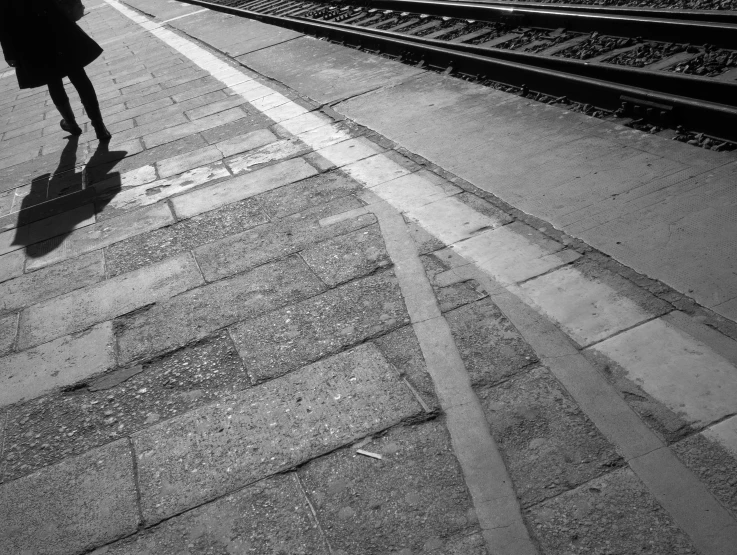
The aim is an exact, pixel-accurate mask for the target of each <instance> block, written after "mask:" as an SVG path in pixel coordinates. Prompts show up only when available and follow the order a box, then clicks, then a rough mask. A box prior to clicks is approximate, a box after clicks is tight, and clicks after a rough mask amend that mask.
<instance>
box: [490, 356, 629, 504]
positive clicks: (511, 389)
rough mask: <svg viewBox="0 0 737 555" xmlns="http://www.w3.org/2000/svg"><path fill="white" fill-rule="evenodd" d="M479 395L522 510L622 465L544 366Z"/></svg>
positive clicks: (616, 454)
mask: <svg viewBox="0 0 737 555" xmlns="http://www.w3.org/2000/svg"><path fill="white" fill-rule="evenodd" d="M480 397H481V403H482V405H483V407H484V412H485V414H486V419H487V421H488V422H489V426H490V427H491V429H492V433H493V434H494V439H495V440H496V442H497V444H498V445H499V447H500V449H501V450H502V452H503V453H504V457H505V461H506V462H507V468H508V469H509V473H510V474H511V476H512V479H513V480H514V485H515V490H516V491H517V494H518V496H519V497H520V503H521V504H522V506H523V507H531V506H533V505H536V504H538V503H540V502H542V501H544V500H546V499H549V498H552V497H556V496H557V495H560V494H562V493H564V492H565V491H568V490H569V489H571V488H574V487H577V486H580V485H582V484H585V483H586V482H588V481H589V480H592V479H594V478H598V477H599V476H602V475H603V474H605V473H608V472H610V471H611V470H612V469H615V468H617V467H620V466H623V465H624V464H625V463H624V461H623V460H622V458H621V457H620V456H619V454H618V453H617V451H616V450H615V448H614V446H612V445H611V444H610V443H609V442H608V441H607V440H606V439H605V438H604V437H603V436H602V435H601V433H600V432H599V431H598V430H597V429H596V427H595V426H594V424H593V423H592V422H591V421H590V420H589V419H588V418H587V417H586V415H585V414H584V413H583V411H581V409H580V408H579V407H578V405H577V404H576V403H575V401H573V399H572V398H571V397H570V396H569V395H568V393H567V392H566V390H565V389H564V388H563V387H562V386H561V385H560V383H559V382H558V381H557V380H556V379H555V377H554V376H553V375H552V374H550V373H549V372H548V370H547V369H545V368H534V369H532V370H529V371H527V372H524V373H522V374H520V375H518V376H514V377H513V378H512V379H511V380H509V381H506V382H504V383H502V384H499V385H498V386H496V387H493V388H486V389H484V390H482V391H481V392H480Z"/></svg>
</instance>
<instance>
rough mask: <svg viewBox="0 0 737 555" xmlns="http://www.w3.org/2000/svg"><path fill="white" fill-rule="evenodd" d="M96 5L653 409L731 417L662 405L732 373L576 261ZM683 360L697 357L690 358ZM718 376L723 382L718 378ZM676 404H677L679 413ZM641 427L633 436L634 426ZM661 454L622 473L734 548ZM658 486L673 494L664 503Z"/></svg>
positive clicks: (713, 554)
mask: <svg viewBox="0 0 737 555" xmlns="http://www.w3.org/2000/svg"><path fill="white" fill-rule="evenodd" d="M105 1H106V2H107V3H108V4H110V5H111V6H113V7H114V8H116V9H117V10H118V11H120V12H121V13H123V14H124V15H125V16H127V17H129V18H130V19H131V20H133V21H134V22H136V23H138V24H139V25H140V26H141V27H143V28H144V29H146V30H148V31H150V32H151V33H152V34H153V35H154V36H156V37H158V38H160V39H161V40H162V41H164V42H165V43H166V44H168V45H169V46H170V47H172V48H174V49H175V50H177V51H179V52H180V53H181V54H183V55H185V56H186V57H188V58H189V59H190V60H191V61H192V62H194V63H195V64H196V65H198V66H199V67H201V68H202V69H204V70H206V71H208V72H209V73H210V74H211V75H212V76H213V77H215V78H216V79H219V80H220V81H221V82H222V83H224V84H225V85H226V86H227V87H229V88H230V89H231V91H232V92H233V94H238V95H240V96H241V97H243V98H244V99H245V100H246V101H248V102H250V103H251V104H252V105H254V106H255V107H256V108H257V109H258V110H260V111H261V112H262V113H263V114H264V115H266V116H267V117H269V118H271V119H272V120H273V121H274V122H276V123H279V124H280V126H281V128H282V129H284V130H285V131H287V132H289V133H291V134H292V135H294V136H295V137H297V138H298V139H299V140H300V141H302V142H303V143H304V144H306V145H307V146H309V147H311V148H313V149H314V150H315V152H316V153H317V154H319V155H321V156H322V157H323V158H324V159H326V160H327V161H328V162H330V163H331V164H333V165H334V166H335V167H339V168H342V170H343V171H344V172H346V173H347V174H348V175H350V176H351V177H352V178H353V179H355V180H356V181H358V182H360V183H362V184H363V185H364V186H365V187H366V188H367V189H369V190H371V191H372V192H374V193H375V194H376V195H378V197H380V198H381V199H382V200H383V201H385V202H386V203H388V204H390V205H391V206H393V207H394V208H395V209H396V210H397V211H399V212H401V213H404V214H406V215H407V216H409V217H410V218H412V219H414V220H415V221H417V222H418V223H419V224H420V225H421V226H422V227H424V228H425V229H426V230H427V231H428V232H430V233H431V234H433V235H434V236H435V237H437V238H438V239H440V240H441V241H443V242H444V243H445V244H447V245H450V246H451V248H452V249H453V250H454V251H455V252H456V253H458V254H460V255H461V256H463V257H464V258H465V259H466V260H467V261H468V262H469V263H472V264H473V265H474V266H475V267H478V268H480V269H481V270H482V271H483V272H484V273H485V275H487V276H489V277H490V278H492V279H493V280H494V283H501V284H504V286H505V287H506V289H507V290H508V291H510V292H512V293H513V294H514V295H515V296H516V297H518V298H520V299H522V300H523V301H524V302H525V303H527V304H528V305H529V306H532V307H534V308H535V309H536V310H537V311H539V312H540V313H542V314H543V315H545V316H546V317H547V318H549V319H551V320H552V321H554V322H556V323H557V324H558V326H559V327H560V328H561V329H563V330H564V331H565V332H566V333H567V334H568V335H569V337H571V338H572V339H573V340H574V341H575V342H576V343H577V344H578V345H579V346H580V348H583V347H587V346H591V347H589V348H591V349H596V350H598V351H599V352H601V353H603V354H605V355H608V356H610V357H613V358H614V359H615V360H616V362H617V363H618V364H619V365H620V366H621V367H622V369H623V370H624V371H625V372H626V373H628V376H629V377H630V379H632V380H633V381H638V383H640V382H641V383H643V384H644V385H643V387H644V388H645V390H646V391H647V392H648V393H649V394H651V395H652V396H653V397H654V398H655V399H656V400H658V401H660V402H662V403H664V404H665V405H666V406H668V407H669V408H671V409H672V410H674V411H675V412H677V413H681V414H685V415H686V416H687V417H688V418H689V419H690V420H692V421H697V422H699V423H702V424H705V425H708V424H711V423H713V422H714V420H711V418H715V417H717V416H718V415H719V414H724V413H725V412H726V413H729V411H730V410H731V413H732V414H734V413H737V395H731V396H730V398H728V399H723V398H721V397H720V407H719V409H718V410H717V411H714V410H712V411H709V406H708V405H709V404H710V403H711V396H710V395H709V394H708V391H707V392H706V393H705V392H704V388H696V389H694V388H692V389H691V390H689V391H681V392H677V393H673V391H674V388H676V387H677V384H678V382H679V380H680V378H681V376H683V375H684V374H688V373H689V372H690V373H694V372H695V373H698V372H699V371H700V368H695V367H694V366H693V364H700V362H701V361H709V362H710V363H711V362H715V361H716V362H718V364H717V367H716V369H715V370H714V371H712V372H711V374H710V377H711V379H713V380H716V383H712V384H710V386H711V388H712V389H713V390H715V391H716V390H718V389H720V388H725V390H727V391H730V392H732V391H737V371H735V369H734V365H732V364H731V363H730V362H729V361H727V360H726V359H724V358H723V357H721V356H720V355H719V354H717V353H715V352H713V351H712V350H711V349H710V347H709V346H707V345H706V344H703V343H701V342H699V341H697V340H695V339H693V338H691V337H690V336H689V335H688V334H686V333H672V330H669V328H667V327H663V326H660V325H655V324H651V323H650V322H651V321H652V320H653V319H654V318H655V317H657V314H651V313H649V312H648V311H647V310H645V309H643V308H641V306H640V305H639V304H637V303H635V302H633V300H632V299H630V298H628V296H627V295H626V294H623V293H621V292H620V291H618V290H617V289H615V288H614V287H613V286H611V285H610V284H609V283H605V281H604V280H601V279H598V278H597V277H592V276H590V275H588V274H586V273H585V272H584V271H582V270H580V269H578V268H576V267H574V266H571V265H570V263H571V262H572V261H574V260H575V259H576V258H578V255H577V253H575V252H573V251H569V250H566V249H564V248H563V246H562V245H560V244H558V243H556V242H554V241H551V240H549V239H544V238H543V239H541V238H540V237H537V236H535V234H534V233H532V232H523V231H515V228H514V224H512V225H509V226H502V225H501V222H499V221H497V220H496V219H494V218H492V217H489V216H486V215H484V214H481V213H480V212H478V211H476V210H474V209H472V208H471V207H469V206H468V205H466V204H464V203H462V202H460V201H458V200H457V199H455V198H454V193H453V192H447V191H446V190H445V189H444V188H443V187H441V186H439V185H438V184H436V183H435V182H433V181H431V180H430V179H427V178H425V177H423V176H422V175H420V174H419V173H414V174H412V175H411V177H410V172H409V171H408V170H407V169H406V168H404V167H402V166H401V165H400V164H398V163H396V162H395V161H393V160H392V159H391V158H389V157H388V156H386V155H384V154H382V153H381V149H380V148H379V147H378V146H376V145H373V143H370V142H369V141H367V140H365V139H345V140H341V141H340V142H337V143H334V144H329V143H330V141H326V136H327V135H329V134H331V133H333V132H334V128H333V126H332V123H333V122H332V120H330V119H329V118H327V117H326V116H324V115H322V114H317V113H313V112H312V111H311V110H309V109H307V108H305V107H303V106H300V105H299V104H297V103H296V102H294V101H292V100H291V99H289V98H288V97H286V96H284V95H282V94H281V93H279V92H277V91H275V90H273V89H271V88H270V87H268V86H266V85H264V84H262V83H260V82H258V81H257V80H255V79H254V78H252V77H249V76H248V75H246V74H245V73H243V72H242V71H240V70H239V69H237V68H234V67H232V66H231V65H229V64H227V63H225V62H223V61H222V60H220V59H219V58H217V57H216V56H215V55H213V54H211V53H210V52H208V51H207V50H205V49H204V48H202V47H200V46H198V45H197V44H195V43H194V42H192V41H191V40H188V39H185V38H183V37H181V36H179V35H177V34H176V33H174V32H172V31H170V30H167V29H164V28H162V27H161V23H156V22H152V21H150V20H149V19H147V18H146V17H144V16H142V15H140V14H138V13H137V12H135V11H133V10H131V9H129V8H127V7H125V6H124V5H122V4H121V3H120V2H118V1H117V0H105ZM326 143H328V146H326ZM533 231H534V230H533ZM487 281H488V280H487ZM627 333H629V334H633V335H634V336H637V334H638V333H643V334H647V335H648V337H649V338H650V339H651V343H650V347H649V348H650V349H651V350H652V351H657V350H658V349H664V351H663V352H671V353H676V354H674V355H673V356H674V357H676V358H677V364H676V365H675V366H665V367H664V366H663V365H658V366H657V368H655V369H653V368H652V367H651V366H650V365H647V364H643V363H642V360H641V356H640V355H639V354H638V350H637V349H638V348H639V347H637V345H634V344H631V342H627V341H622V339H619V340H618V339H617V337H623V336H624V334H627ZM607 340H609V342H607ZM694 349H698V352H699V353H701V354H700V355H698V356H696V355H694V354H693V351H694ZM678 353H680V354H678ZM579 356H580V355H579ZM716 362H715V364H716ZM728 368H731V371H729V372H728V371H725V369H728ZM669 370H670V371H669ZM562 371H563V370H561V372H562ZM588 371H592V372H593V368H591V367H590V366H588ZM602 392H604V394H605V395H608V396H610V397H611V399H610V400H611V401H612V403H611V406H613V407H616V408H617V410H618V411H620V412H621V417H622V418H623V419H624V420H629V419H631V418H632V417H634V418H636V417H635V416H634V413H633V412H632V411H631V409H629V407H628V406H627V405H626V404H624V403H617V402H614V401H618V400H620V399H619V398H618V397H617V399H614V397H616V395H617V394H616V392H615V390H614V389H613V388H602V389H600V391H599V393H602ZM586 394H587V393H586V391H584V390H582V389H579V390H577V392H572V395H573V396H574V398H575V399H576V400H577V401H578V402H579V403H580V404H582V405H589V406H590V405H591V403H590V401H591V399H585V398H582V396H585V395H586ZM686 398H687V399H688V402H684V399H686ZM734 420H735V419H731V421H734ZM640 423H641V421H640ZM730 423H732V422H730ZM641 425H642V426H643V429H644V428H645V424H642V423H641ZM602 431H603V433H604V434H605V436H606V437H607V438H608V439H609V440H610V441H613V442H614V443H615V444H616V445H617V447H618V448H619V449H620V451H622V452H631V449H629V447H630V446H628V445H621V444H619V443H618V442H620V441H623V438H625V439H624V441H629V438H631V437H632V435H627V434H624V435H619V436H618V435H616V433H614V432H613V431H611V430H602ZM719 431H720V433H719V434H716V433H715V434H713V435H714V437H717V438H719V437H731V436H730V435H729V434H727V433H726V432H725V431H724V429H722V428H720V430H719ZM608 432H609V433H608ZM730 433H731V432H730ZM661 446H662V448H658V449H657V452H658V456H659V457H661V458H662V459H663V461H664V462H663V464H662V465H661V466H662V467H663V468H665V469H666V470H665V471H664V472H663V473H661V472H660V470H659V469H656V468H652V467H649V466H648V465H647V464H643V463H642V462H638V460H637V459H632V460H631V463H632V466H633V470H634V471H635V472H636V473H637V474H638V475H639V476H640V478H641V479H642V480H643V482H644V483H645V484H646V485H647V486H648V487H649V488H650V489H651V491H653V492H654V494H655V495H656V497H658V499H659V500H660V501H661V503H662V504H663V505H664V507H665V508H666V510H668V512H669V513H670V514H671V515H672V516H673V517H674V519H675V520H676V522H677V523H678V524H679V526H681V528H682V529H683V530H684V531H685V532H686V533H687V534H688V535H689V536H690V537H691V538H692V540H693V541H694V544H695V545H696V547H697V549H698V550H699V551H700V553H702V554H704V555H723V554H724V553H725V551H724V546H725V545H730V546H734V545H737V522H735V520H734V518H733V517H732V516H731V515H730V514H729V512H728V511H727V510H726V509H725V508H724V507H723V506H722V505H721V504H720V503H719V502H718V501H717V500H716V499H714V498H713V496H711V494H709V493H708V492H706V490H705V489H704V488H703V485H702V484H701V483H700V482H699V481H698V479H697V478H696V477H695V476H694V475H693V474H692V473H691V472H690V471H688V470H687V469H686V468H685V467H684V466H683V465H682V464H681V463H680V462H679V461H678V459H677V458H676V457H675V455H673V453H672V452H671V451H670V450H669V449H668V448H667V447H665V446H663V445H662V444H661ZM669 480H671V482H672V483H671V482H669ZM676 482H677V483H676ZM669 483H671V486H672V490H673V491H672V494H669V493H668V494H666V493H664V488H665V489H667V488H668V484H669ZM693 496H696V498H694V497H693ZM707 517H708V519H707ZM482 527H483V528H484V529H493V528H495V527H496V525H495V523H493V522H486V523H482ZM490 547H491V546H490ZM494 552H498V551H494Z"/></svg>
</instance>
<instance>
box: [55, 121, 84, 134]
mask: <svg viewBox="0 0 737 555" xmlns="http://www.w3.org/2000/svg"><path fill="white" fill-rule="evenodd" d="M59 127H61V128H62V129H63V130H64V131H66V132H67V133H69V134H71V135H81V134H82V128H81V127H80V126H79V125H77V122H76V121H74V120H72V122H71V123H70V122H68V121H67V120H65V119H63V120H61V121H60V122H59Z"/></svg>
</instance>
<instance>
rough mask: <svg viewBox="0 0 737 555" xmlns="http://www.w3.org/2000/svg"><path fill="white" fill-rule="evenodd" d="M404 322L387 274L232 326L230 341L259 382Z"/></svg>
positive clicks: (396, 292)
mask: <svg viewBox="0 0 737 555" xmlns="http://www.w3.org/2000/svg"><path fill="white" fill-rule="evenodd" d="M407 323H409V318H408V316H407V313H406V310H405V308H404V303H403V301H402V298H401V295H400V293H399V289H398V286H397V283H396V279H395V278H394V276H393V275H392V274H391V273H390V272H383V273H380V274H377V275H375V276H370V277H367V278H365V279H361V280H357V281H354V282H352V283H349V284H346V285H344V286H342V287H338V288H336V289H333V290H331V291H329V292H327V293H325V294H323V295H319V296H316V297H313V298H311V299H307V300H305V301H302V302H300V303H297V304H294V305H289V306H286V307H284V308H282V309H280V310H278V311H275V312H272V313H270V314H266V315H264V316H261V317H260V318H256V319H253V320H248V321H246V322H243V323H242V324H239V325H236V326H234V327H233V328H232V330H231V335H232V337H233V340H234V342H235V344H236V346H237V347H238V350H239V352H240V354H241V356H242V358H243V360H244V361H245V363H246V367H247V368H248V372H249V374H250V375H251V376H252V378H253V380H254V381H255V382H264V381H267V380H269V379H273V378H276V377H278V376H281V375H282V374H285V373H287V372H291V371H292V370H295V369H297V368H300V367H302V366H304V365H305V364H309V363H311V362H313V361H316V360H320V359H321V358H323V357H325V356H328V355H330V354H333V353H336V352H339V351H341V350H343V349H346V348H348V347H350V346H353V345H357V344H360V343H362V342H364V341H366V340H367V339H369V338H372V337H376V336H379V335H383V334H385V333H387V332H389V331H391V330H392V329H395V328H398V327H400V326H403V325H406V324H407Z"/></svg>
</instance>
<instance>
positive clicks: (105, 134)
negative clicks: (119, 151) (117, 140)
mask: <svg viewBox="0 0 737 555" xmlns="http://www.w3.org/2000/svg"><path fill="white" fill-rule="evenodd" d="M92 127H93V128H94V130H95V135H97V139H98V140H100V141H109V140H110V139H111V137H112V134H111V133H110V131H108V130H107V127H105V124H104V123H102V121H93V122H92Z"/></svg>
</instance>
